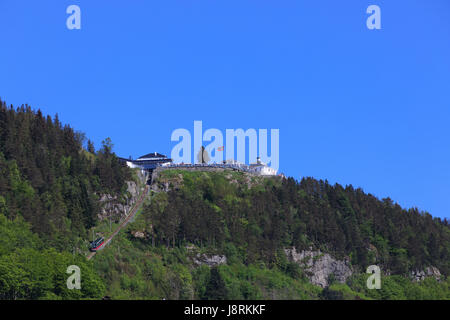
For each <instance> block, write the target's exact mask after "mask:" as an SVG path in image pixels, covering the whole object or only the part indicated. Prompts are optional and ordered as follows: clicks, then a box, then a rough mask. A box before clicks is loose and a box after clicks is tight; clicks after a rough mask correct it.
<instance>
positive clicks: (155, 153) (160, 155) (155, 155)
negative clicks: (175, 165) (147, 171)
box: [138, 152, 167, 160]
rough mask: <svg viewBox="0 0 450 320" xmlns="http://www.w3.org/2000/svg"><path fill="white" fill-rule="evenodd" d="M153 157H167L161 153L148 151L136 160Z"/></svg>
mask: <svg viewBox="0 0 450 320" xmlns="http://www.w3.org/2000/svg"><path fill="white" fill-rule="evenodd" d="M153 158H167V157H166V156H165V155H163V154H161V153H158V152H152V153H148V154H146V155H143V156H141V157H139V158H138V160H139V159H153Z"/></svg>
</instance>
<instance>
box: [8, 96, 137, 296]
mask: <svg viewBox="0 0 450 320" xmlns="http://www.w3.org/2000/svg"><path fill="white" fill-rule="evenodd" d="M84 143H85V137H84V134H82V133H80V132H76V131H74V130H73V129H72V128H71V127H70V126H68V125H62V124H61V123H60V121H59V120H58V116H57V115H56V116H55V117H54V119H52V118H51V117H50V116H47V117H44V116H43V115H42V113H41V111H40V110H38V111H33V110H32V109H31V108H30V107H29V106H21V107H19V108H13V107H12V106H10V107H7V106H6V104H5V102H2V101H0V298H7V299H9V298H40V297H47V298H49V297H62V298H66V297H70V295H67V292H65V293H64V292H63V291H64V290H63V291H60V289H58V288H59V287H61V286H63V285H65V282H63V283H58V284H57V283H56V282H55V279H54V278H52V277H60V278H61V279H62V278H65V277H66V274H65V269H64V270H63V271H62V273H56V270H62V269H61V268H62V267H63V265H64V264H65V263H63V262H64V261H69V260H71V259H72V258H71V257H73V254H72V253H73V251H74V249H75V248H76V249H83V251H84V250H85V244H84V239H88V236H87V233H88V230H89V229H90V228H91V227H93V226H95V225H96V224H97V223H98V221H97V220H98V218H97V213H98V210H99V202H98V199H99V195H100V194H104V193H110V194H122V193H123V192H124V191H125V190H126V184H125V180H126V179H129V175H130V172H129V171H128V170H127V168H124V167H123V166H121V165H120V164H119V162H118V161H117V157H116V156H115V154H114V153H112V143H111V140H110V139H105V140H104V141H103V145H102V147H101V149H100V150H98V151H97V152H96V151H95V149H94V146H93V143H92V142H91V141H87V145H86V148H84V147H83V144H84ZM67 252H70V253H71V254H70V255H68V254H67ZM74 259H75V260H76V261H77V262H78V263H79V266H80V268H81V267H82V266H85V265H86V267H84V268H88V267H87V265H88V264H87V262H86V259H85V258H84V257H83V256H81V255H80V256H79V257H78V258H76V257H75V258H74ZM13 266H15V267H13ZM66 267H67V264H66ZM45 268H50V269H51V270H52V271H51V272H50V273H49V274H47V273H46V271H45V270H46V269H45ZM89 268H91V269H89V271H86V272H85V273H86V274H88V273H89V274H92V275H93V276H95V277H94V278H98V276H97V274H96V273H95V272H94V269H92V267H89ZM7 270H8V272H6V271H7ZM52 272H55V274H54V275H52ZM44 273H45V274H46V277H49V278H48V279H46V280H45V281H47V280H48V283H47V282H46V283H44V282H43V283H40V282H39V281H41V280H42V281H44V280H43V279H42V277H43V274H44ZM52 279H53V280H52ZM35 281H38V282H37V283H34V282H35ZM52 285H54V286H55V287H54V288H53V289H51V290H50V289H49V288H50V287H51V286H52ZM35 286H37V287H40V289H36V290H35V289H33V288H34V287H35ZM100 288H101V286H100ZM86 289H87V288H86ZM66 291H67V289H66ZM98 292H100V293H101V289H100V290H99V291H98ZM75 296H76V295H75ZM98 296H99V295H98V293H97V292H96V291H95V290H91V291H90V292H89V293H86V294H85V297H98Z"/></svg>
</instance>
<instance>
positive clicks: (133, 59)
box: [0, 0, 450, 217]
mask: <svg viewBox="0 0 450 320" xmlns="http://www.w3.org/2000/svg"><path fill="white" fill-rule="evenodd" d="M71 4H77V5H79V6H80V8H81V15H82V17H81V20H82V21H81V30H68V29H67V28H66V19H67V17H68V14H66V8H67V7H68V6H69V5H71ZM370 4H376V5H379V6H380V8H381V19H382V22H381V24H382V30H368V29H367V28H366V19H367V17H368V15H367V14H366V8H367V7H368V6H369V5H370ZM0 39H1V50H0V71H1V77H0V97H1V98H2V99H4V100H6V102H7V103H8V104H14V105H20V104H22V103H28V104H30V105H31V106H32V107H34V108H40V109H41V110H42V111H43V112H44V113H46V114H51V115H54V114H55V113H58V114H59V117H60V119H61V121H63V122H65V123H70V124H71V125H72V126H73V127H74V128H75V129H77V130H80V131H83V132H85V133H86V134H87V136H88V137H90V138H91V139H93V140H94V142H95V144H96V146H97V147H99V146H100V142H101V140H102V139H104V138H105V137H108V136H109V137H111V138H112V140H113V143H114V144H115V151H116V153H117V154H118V155H120V156H125V157H128V156H129V155H132V156H133V157H137V156H140V155H142V154H145V153H147V152H153V151H158V152H162V153H165V154H169V155H170V151H171V149H172V147H173V146H174V145H175V143H173V142H171V141H170V135H171V133H172V131H173V130H174V129H177V128H186V129H189V130H191V131H192V130H193V121H194V120H202V121H203V126H204V128H206V129H207V128H218V129H221V130H223V132H225V129H226V128H230V129H234V128H244V129H247V128H256V129H259V128H267V129H271V128H278V129H280V171H282V172H284V173H285V174H287V175H289V176H293V177H295V178H297V179H298V178H300V177H302V176H313V177H316V178H321V179H328V180H329V181H330V182H331V183H335V182H338V183H341V184H344V185H346V184H352V185H353V186H354V187H362V188H363V189H364V191H366V192H369V193H372V194H374V195H376V196H378V197H380V198H383V197H387V196H389V197H391V198H392V199H393V200H394V201H396V202H398V203H399V204H401V205H402V206H404V207H412V206H417V207H418V208H419V209H422V210H426V211H429V212H430V213H431V214H432V215H433V216H439V217H450V201H449V198H450V139H449V138H450V125H449V120H450V1H448V0H420V1H419V0H418V1H411V0H396V1H380V0H371V1H365V0H353V1H332V0H329V1H320V0H308V1H300V0H295V1H293V0H280V1H275V0H270V1H268V0H252V1H250V0H226V1H225V0H176V1H175V0H164V1H163V0H152V1H137V0H136V1H123V0H122V1H112V0H109V1H103V0H96V1H92V0H82V1H76V0H71V1H65V0H58V1H56V0H53V1H22V0H14V1H13V0H1V1H0Z"/></svg>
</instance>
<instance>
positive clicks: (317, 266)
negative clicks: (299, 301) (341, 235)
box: [284, 248, 353, 288]
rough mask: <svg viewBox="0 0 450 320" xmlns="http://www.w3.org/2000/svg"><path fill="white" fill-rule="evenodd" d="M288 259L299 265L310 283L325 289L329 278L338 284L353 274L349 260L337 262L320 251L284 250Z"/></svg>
mask: <svg viewBox="0 0 450 320" xmlns="http://www.w3.org/2000/svg"><path fill="white" fill-rule="evenodd" d="M284 251H285V253H286V255H287V257H288V259H290V260H291V261H293V262H295V263H297V264H299V266H300V267H301V268H302V269H303V270H305V271H306V274H307V275H308V277H309V279H310V281H311V283H313V284H315V285H319V286H321V287H322V288H325V287H327V286H328V285H329V279H330V276H333V277H334V279H335V280H337V281H338V282H340V283H344V282H345V281H346V280H347V278H348V277H350V276H351V275H352V274H353V270H352V268H351V265H350V262H349V259H348V258H347V259H344V260H337V259H335V258H333V257H332V256H331V255H330V254H328V253H322V252H320V250H318V251H313V250H312V249H311V250H303V251H300V252H297V250H296V249H295V248H292V249H285V250H284Z"/></svg>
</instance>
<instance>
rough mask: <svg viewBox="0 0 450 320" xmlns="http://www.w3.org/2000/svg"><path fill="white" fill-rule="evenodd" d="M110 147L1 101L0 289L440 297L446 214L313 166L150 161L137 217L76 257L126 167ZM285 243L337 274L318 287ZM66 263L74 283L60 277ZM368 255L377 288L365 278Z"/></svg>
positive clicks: (447, 260) (446, 252)
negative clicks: (153, 170)
mask: <svg viewBox="0 0 450 320" xmlns="http://www.w3.org/2000/svg"><path fill="white" fill-rule="evenodd" d="M112 147H113V145H112V143H111V140H110V139H105V140H104V141H103V145H102V146H101V148H100V149H99V150H95V148H94V145H93V143H92V142H91V141H89V140H88V141H85V137H84V134H82V133H79V132H76V131H74V130H73V129H72V128H71V127H69V126H68V125H62V124H61V123H60V121H59V120H58V117H57V116H55V117H54V118H51V117H49V116H46V117H45V116H44V115H42V113H41V112H40V111H39V110H38V111H33V110H32V109H31V108H30V107H28V106H22V107H20V108H16V109H15V108H12V107H7V106H6V104H5V103H4V102H1V103H0V299H89V298H94V299H99V298H102V297H103V296H104V295H108V296H110V297H112V298H113V299H450V280H449V278H448V275H449V273H450V226H449V224H448V221H447V220H445V219H444V220H441V219H438V218H433V217H432V216H431V215H430V214H428V213H425V212H421V211H420V210H418V209H404V208H401V207H400V206H399V205H398V204H396V203H394V202H393V201H392V200H390V199H381V200H380V199H377V198H376V197H374V196H373V195H371V194H367V193H365V192H364V191H363V190H361V189H359V188H353V187H352V186H346V187H344V186H341V185H339V184H335V185H331V184H329V183H328V182H327V181H322V180H316V179H313V178H303V179H301V180H300V181H296V180H294V179H293V178H287V179H284V178H281V177H270V178H263V177H257V176H253V175H249V174H247V173H243V172H233V171H220V172H202V171H186V170H175V169H170V170H161V172H159V174H158V175H155V177H154V178H155V179H154V181H153V182H152V186H151V187H152V190H153V191H152V194H151V197H150V198H149V199H147V200H146V205H145V206H144V207H143V209H142V210H141V212H139V213H138V215H137V217H136V220H135V221H134V222H132V223H130V224H129V225H128V226H127V228H126V229H124V230H122V231H121V232H120V233H119V235H118V236H117V237H116V238H114V240H113V241H112V242H111V243H110V244H109V245H108V246H107V247H105V249H103V250H102V251H101V252H99V253H98V254H97V255H96V256H95V257H94V258H93V259H92V260H90V261H87V260H86V252H87V247H86V244H87V239H89V238H90V230H92V228H93V227H97V228H98V229H101V228H99V223H100V222H99V221H98V213H99V210H100V204H99V198H100V195H103V194H109V195H117V196H118V197H119V198H120V196H123V195H124V194H125V193H126V189H127V188H126V183H125V181H128V180H132V179H133V178H132V176H131V175H132V173H131V172H130V170H129V169H128V168H127V167H124V166H122V165H120V163H119V162H118V159H117V157H116V156H115V154H114V153H113V151H112ZM102 228H103V229H105V228H106V229H109V225H108V227H106V226H105V225H102ZM288 252H302V253H305V252H307V253H308V254H316V255H315V256H314V258H313V260H316V261H317V260H320V259H325V258H324V257H326V259H328V260H326V259H325V260H323V261H328V262H329V263H331V264H334V265H339V266H340V267H342V268H343V269H342V270H344V272H343V273H345V274H346V276H345V279H344V280H342V279H343V278H342V277H341V278H340V275H338V274H334V273H333V272H331V273H329V274H328V273H327V274H326V277H327V278H326V279H325V280H326V281H325V282H324V283H325V284H324V285H321V284H320V283H319V285H318V283H316V282H313V280H312V276H313V275H312V274H311V271H310V270H309V269H307V268H304V266H303V265H302V264H301V263H300V262H301V261H296V260H292V259H291V257H290V256H289V255H288V254H287V253H288ZM302 257H303V256H302ZM72 264H75V265H78V266H79V267H80V268H81V270H82V279H83V280H82V289H81V290H69V289H67V287H66V279H67V277H68V275H67V274H66V268H67V267H68V266H69V265H72ZM369 265H377V266H379V267H380V268H381V270H382V274H383V278H382V288H381V290H369V289H367V287H366V279H367V277H368V275H367V274H366V273H365V270H366V268H367V267H368V266H369ZM427 268H431V269H430V270H433V272H434V273H433V276H427V277H425V278H424V279H421V280H420V281H415V278H414V277H413V275H414V274H415V275H417V272H419V273H420V272H422V271H423V270H427ZM338 271H339V270H338ZM347 274H348V276H347ZM420 274H421V273H420ZM437 274H438V275H439V277H437V276H436V275H437Z"/></svg>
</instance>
